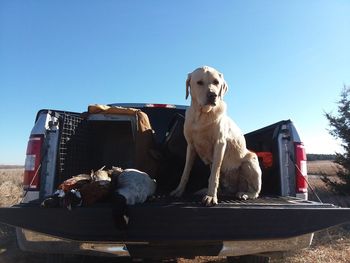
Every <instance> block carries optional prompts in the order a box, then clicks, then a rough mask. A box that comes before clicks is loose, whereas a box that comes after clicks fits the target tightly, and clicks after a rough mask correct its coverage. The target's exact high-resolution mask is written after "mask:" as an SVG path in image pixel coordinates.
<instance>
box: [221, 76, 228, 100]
mask: <svg viewBox="0 0 350 263" xmlns="http://www.w3.org/2000/svg"><path fill="white" fill-rule="evenodd" d="M219 75H220V77H221V79H222V81H223V83H222V84H221V87H220V91H219V97H220V98H223V97H224V95H225V93H226V92H227V90H228V85H227V83H226V81H225V80H224V75H223V74H222V73H219Z"/></svg>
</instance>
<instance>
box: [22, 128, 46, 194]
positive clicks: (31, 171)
mask: <svg viewBox="0 0 350 263" xmlns="http://www.w3.org/2000/svg"><path fill="white" fill-rule="evenodd" d="M42 144H43V136H42V135H31V136H30V138H29V141H28V146H27V153H26V160H25V165H24V178H23V188H24V189H25V190H38V189H39V186H40V175H39V170H40V166H41V165H40V163H41V147H42Z"/></svg>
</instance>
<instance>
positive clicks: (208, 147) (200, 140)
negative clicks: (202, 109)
mask: <svg viewBox="0 0 350 263" xmlns="http://www.w3.org/2000/svg"><path fill="white" fill-rule="evenodd" d="M192 144H193V146H194V148H195V150H196V153H197V154H198V155H199V157H200V158H201V159H202V161H203V162H204V163H205V164H211V163H212V161H213V155H214V146H213V143H212V138H211V135H210V134H208V133H207V132H206V131H203V130H197V131H194V132H193V133H192Z"/></svg>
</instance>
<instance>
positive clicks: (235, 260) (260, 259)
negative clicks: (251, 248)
mask: <svg viewBox="0 0 350 263" xmlns="http://www.w3.org/2000/svg"><path fill="white" fill-rule="evenodd" d="M227 262H229V263H269V262H270V258H269V257H264V256H254V255H248V256H240V257H227Z"/></svg>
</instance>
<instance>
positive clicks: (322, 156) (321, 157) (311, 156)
mask: <svg viewBox="0 0 350 263" xmlns="http://www.w3.org/2000/svg"><path fill="white" fill-rule="evenodd" d="M306 157H307V160H308V161H322V160H331V161H333V160H334V159H335V154H314V153H309V154H307V156H306Z"/></svg>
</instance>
